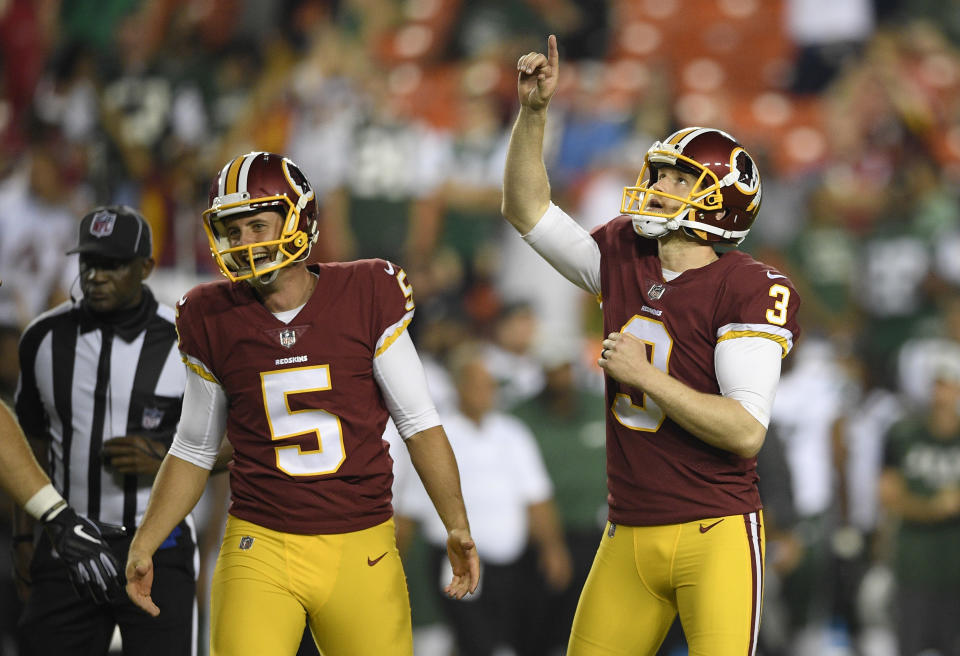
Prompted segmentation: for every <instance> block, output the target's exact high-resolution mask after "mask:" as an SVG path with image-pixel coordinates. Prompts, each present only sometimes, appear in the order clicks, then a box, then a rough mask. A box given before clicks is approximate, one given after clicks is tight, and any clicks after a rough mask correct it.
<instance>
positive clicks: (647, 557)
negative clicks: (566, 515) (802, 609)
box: [567, 512, 764, 656]
mask: <svg viewBox="0 0 960 656" xmlns="http://www.w3.org/2000/svg"><path fill="white" fill-rule="evenodd" d="M761 520H762V513H760V512H756V513H748V514H745V515H731V516H728V517H713V518H709V519H703V520H699V521H695V522H688V523H685V524H672V525H667V526H613V525H611V524H608V525H607V531H606V533H604V536H603V540H602V542H601V543H600V547H599V549H598V550H597V555H596V557H595V558H594V561H593V566H592V568H591V569H590V575H589V576H588V577H587V582H586V584H585V585H584V588H583V592H582V593H581V595H580V602H579V604H578V606H577V612H576V616H575V618H574V620H573V628H572V630H571V633H570V642H569V646H568V651H567V654H568V656H595V655H600V654H603V655H610V654H630V655H631V656H645V655H653V654H656V652H657V649H658V647H659V646H660V643H662V642H663V639H664V637H665V636H666V634H667V631H668V630H669V629H670V625H671V624H673V620H674V618H675V617H676V615H677V613H679V614H680V621H681V623H682V624H683V632H684V635H685V636H686V639H687V643H688V644H689V648H690V651H689V654H690V656H752V655H753V654H754V653H755V651H756V640H757V629H758V627H759V625H760V608H761V606H762V602H763V558H764V539H763V527H762V522H761Z"/></svg>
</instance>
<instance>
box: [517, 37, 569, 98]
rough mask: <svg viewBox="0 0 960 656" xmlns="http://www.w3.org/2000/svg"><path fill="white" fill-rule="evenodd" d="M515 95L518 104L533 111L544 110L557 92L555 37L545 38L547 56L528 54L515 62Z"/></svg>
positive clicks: (558, 74)
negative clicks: (517, 97) (517, 96)
mask: <svg viewBox="0 0 960 656" xmlns="http://www.w3.org/2000/svg"><path fill="white" fill-rule="evenodd" d="M517 70H518V71H519V74H518V76H517V94H518V95H519V97H520V104H521V105H523V106H525V107H529V108H530V109H533V110H538V111H539V110H542V109H546V107H547V105H548V104H549V103H550V99H551V98H552V97H553V94H554V93H556V91H557V81H558V80H559V79H560V55H559V54H558V52H557V37H556V36H554V35H553V34H551V35H550V36H549V37H547V54H545V55H544V54H543V53H542V52H529V53H527V54H525V55H523V56H522V57H520V59H518V60H517Z"/></svg>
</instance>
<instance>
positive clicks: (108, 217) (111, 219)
mask: <svg viewBox="0 0 960 656" xmlns="http://www.w3.org/2000/svg"><path fill="white" fill-rule="evenodd" d="M116 222H117V215H116V214H114V213H113V212H110V211H109V210H101V211H99V212H97V213H96V214H94V215H93V219H92V220H91V221H90V234H91V235H93V236H94V237H97V238H100V237H109V236H110V235H112V234H113V226H114V224H115V223H116Z"/></svg>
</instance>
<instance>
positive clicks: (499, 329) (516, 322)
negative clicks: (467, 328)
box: [483, 303, 544, 408]
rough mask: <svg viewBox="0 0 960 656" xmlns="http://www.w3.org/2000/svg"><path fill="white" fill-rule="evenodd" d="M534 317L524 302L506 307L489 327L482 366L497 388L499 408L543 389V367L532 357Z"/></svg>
mask: <svg viewBox="0 0 960 656" xmlns="http://www.w3.org/2000/svg"><path fill="white" fill-rule="evenodd" d="M537 328H538V325H537V317H536V315H534V313H533V308H531V307H530V305H528V304H526V303H511V304H509V305H506V306H505V307H504V308H503V309H502V310H501V311H500V315H499V316H498V317H497V319H496V321H495V322H494V325H493V341H492V342H490V343H489V344H487V345H486V346H485V347H484V349H483V350H484V356H485V357H486V360H487V363H486V367H487V370H488V371H489V372H490V374H491V375H492V376H493V378H494V380H496V381H497V384H498V386H499V388H500V391H499V398H498V402H499V404H500V407H501V408H512V407H513V406H515V405H516V404H518V403H520V402H521V401H524V400H525V399H529V398H530V397H532V396H534V395H536V394H537V393H539V392H540V390H542V389H543V382H544V381H543V368H542V367H541V366H540V363H539V362H538V361H537V358H536V357H535V354H534V344H535V341H536V339H537V336H538V330H537Z"/></svg>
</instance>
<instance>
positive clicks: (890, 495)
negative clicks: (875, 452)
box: [880, 355, 960, 656]
mask: <svg viewBox="0 0 960 656" xmlns="http://www.w3.org/2000/svg"><path fill="white" fill-rule="evenodd" d="M880 499H881V501H882V503H883V505H884V507H885V509H886V510H887V512H888V513H889V514H890V516H891V518H892V519H894V520H899V524H898V526H897V528H896V542H895V545H896V546H895V551H894V555H893V570H894V575H895V577H896V600H897V614H898V616H897V621H896V626H897V632H898V637H899V642H900V653H901V654H902V656H918V655H919V654H921V653H922V654H931V653H936V654H940V655H941V656H957V655H958V654H960V624H958V622H957V618H958V617H960V559H958V558H957V557H956V554H957V546H958V545H960V357H958V356H957V355H952V356H950V357H944V358H942V359H941V360H940V361H939V362H938V364H937V366H936V369H935V371H934V382H933V388H932V390H931V395H930V400H929V406H928V408H927V409H926V410H925V411H922V412H918V413H915V414H913V415H912V416H911V417H909V418H907V419H905V420H903V421H901V422H899V423H898V424H896V425H895V426H894V427H893V428H891V430H890V432H889V433H888V435H887V444H886V450H885V453H884V470H883V475H882V478H881V480H880Z"/></svg>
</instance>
